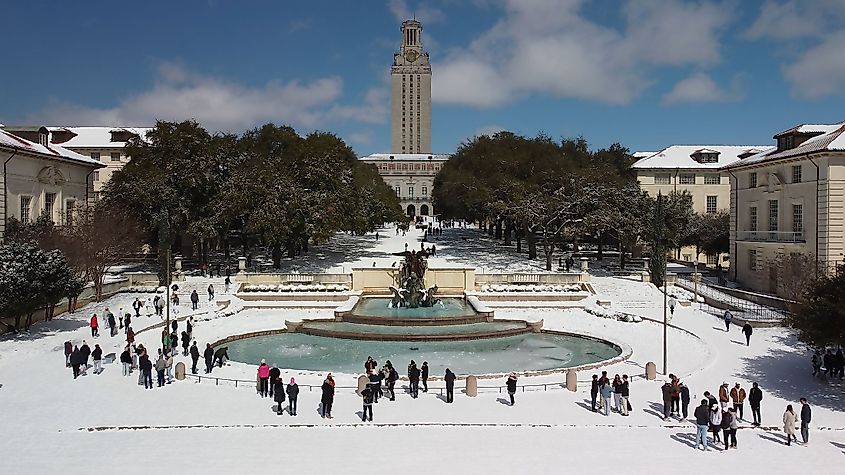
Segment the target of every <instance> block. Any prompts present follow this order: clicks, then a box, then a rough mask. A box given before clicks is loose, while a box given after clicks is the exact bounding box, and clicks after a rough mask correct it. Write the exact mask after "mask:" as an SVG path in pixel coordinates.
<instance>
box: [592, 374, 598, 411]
mask: <svg viewBox="0 0 845 475" xmlns="http://www.w3.org/2000/svg"><path fill="white" fill-rule="evenodd" d="M598 395H599V375H597V374H594V375H593V382H592V385H591V386H590V399H591V401H592V408H593V412H596V410H597V409H596V398H597V397H598Z"/></svg>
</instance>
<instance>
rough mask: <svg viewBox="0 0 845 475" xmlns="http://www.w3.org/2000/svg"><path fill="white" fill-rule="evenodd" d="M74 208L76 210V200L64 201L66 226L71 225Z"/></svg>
mask: <svg viewBox="0 0 845 475" xmlns="http://www.w3.org/2000/svg"><path fill="white" fill-rule="evenodd" d="M75 210H76V201H75V200H67V201H65V225H67V226H72V225H73V212H74V211H75Z"/></svg>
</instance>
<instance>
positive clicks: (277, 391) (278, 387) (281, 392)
mask: <svg viewBox="0 0 845 475" xmlns="http://www.w3.org/2000/svg"><path fill="white" fill-rule="evenodd" d="M270 388H271V389H270V390H271V391H272V393H271V395H270V397H272V398H273V400H274V401H276V414H277V415H280V416H281V415H282V414H283V413H284V412H285V410H284V409H282V403H283V402H285V383H283V382H282V380H281V379H280V378H276V381H275V382H274V383H273V385H272V386H270ZM288 411H290V409H288Z"/></svg>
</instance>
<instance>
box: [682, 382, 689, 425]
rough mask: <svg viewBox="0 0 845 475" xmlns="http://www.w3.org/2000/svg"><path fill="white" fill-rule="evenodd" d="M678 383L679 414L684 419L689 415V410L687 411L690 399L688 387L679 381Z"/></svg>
mask: <svg viewBox="0 0 845 475" xmlns="http://www.w3.org/2000/svg"><path fill="white" fill-rule="evenodd" d="M680 385H681V414H682V415H683V417H684V420H686V418H687V416H689V412H688V411H689V401H690V397H689V387H688V386H687V385H686V384H684V383H680Z"/></svg>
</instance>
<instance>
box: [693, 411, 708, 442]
mask: <svg viewBox="0 0 845 475" xmlns="http://www.w3.org/2000/svg"><path fill="white" fill-rule="evenodd" d="M707 408H708V403H707V399H702V400H701V405H699V406H698V407H696V408H695V411H694V412H693V416H694V417H695V427H696V432H695V448H696V449H697V448H698V447H699V446H701V450H710V449H709V448H708V447H707V429H708V427H709V426H710V411H709V410H708V409H707Z"/></svg>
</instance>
